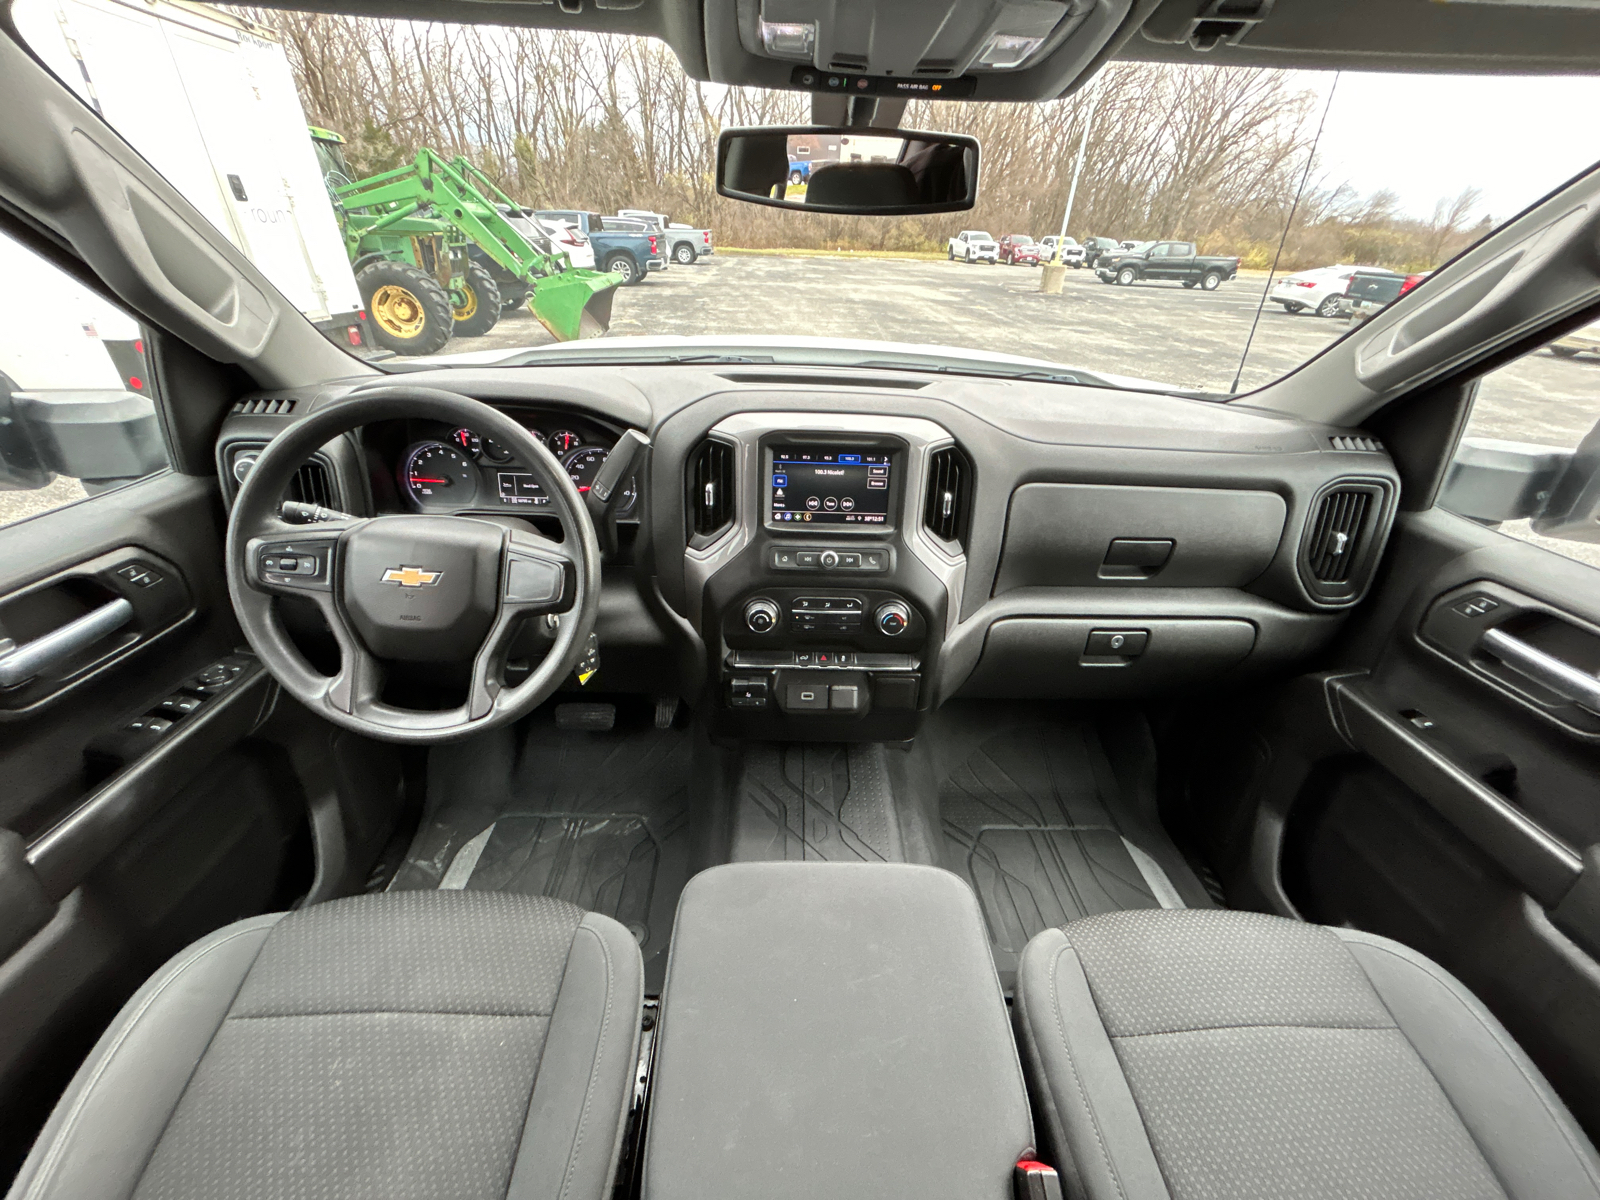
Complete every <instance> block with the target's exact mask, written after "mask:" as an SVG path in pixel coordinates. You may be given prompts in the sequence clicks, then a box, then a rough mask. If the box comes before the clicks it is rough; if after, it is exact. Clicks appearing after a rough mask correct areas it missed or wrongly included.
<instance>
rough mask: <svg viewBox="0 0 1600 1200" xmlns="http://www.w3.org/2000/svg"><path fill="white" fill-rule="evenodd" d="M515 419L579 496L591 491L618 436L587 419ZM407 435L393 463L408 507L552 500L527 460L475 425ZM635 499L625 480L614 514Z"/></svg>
mask: <svg viewBox="0 0 1600 1200" xmlns="http://www.w3.org/2000/svg"><path fill="white" fill-rule="evenodd" d="M514 419H516V420H518V421H519V422H521V423H522V424H523V425H525V426H526V427H527V429H528V432H530V433H531V434H533V436H534V438H535V439H537V440H538V442H539V443H540V445H542V446H544V447H545V448H546V449H547V450H549V451H550V453H551V454H552V455H553V456H554V457H555V459H556V461H557V462H559V463H560V464H561V465H562V466H563V467H565V468H566V471H567V475H568V476H569V477H570V478H571V480H572V482H573V485H574V486H575V487H576V488H577V489H578V493H579V494H580V495H582V494H584V493H586V492H587V491H588V490H589V487H590V485H591V484H593V482H594V479H595V476H597V475H598V474H599V472H600V468H601V466H602V465H603V464H604V463H605V461H606V457H607V456H608V455H609V454H610V449H611V446H612V445H614V444H615V441H616V435H615V434H613V433H611V432H610V431H608V430H602V429H600V428H598V427H596V428H589V426H588V423H583V422H577V421H567V422H562V421H560V420H559V418H550V419H548V420H547V421H541V422H540V423H539V424H538V425H535V424H534V423H533V420H531V419H529V418H528V417H527V416H526V415H522V416H516V417H514ZM419 434H426V435H429V436H418V435H419ZM408 438H409V441H408V444H407V445H406V447H405V449H404V452H403V453H401V454H400V456H399V458H398V461H397V462H396V465H395V483H396V485H397V487H398V490H399V498H400V500H401V501H402V503H403V504H404V506H405V507H406V508H408V509H410V510H411V511H412V512H425V513H441V512H450V513H454V512H465V511H469V510H474V509H477V510H484V509H489V510H494V509H502V510H515V509H535V510H537V509H541V508H548V507H549V505H550V501H551V497H550V496H549V495H548V493H546V492H545V490H544V488H543V487H542V486H541V485H540V484H539V482H538V480H537V478H536V477H535V476H534V474H533V472H532V471H531V470H530V469H529V465H528V464H527V463H522V462H519V461H517V458H516V456H515V455H514V454H513V453H512V452H511V451H510V450H509V449H508V448H507V447H505V446H502V445H500V443H498V442H496V441H494V440H493V439H492V438H488V437H485V436H483V435H481V434H479V433H478V432H477V431H476V430H472V429H466V428H458V429H453V430H448V431H446V430H443V429H438V430H433V429H429V430H420V429H412V430H410V431H409V433H408ZM637 503H638V485H637V483H636V481H634V480H632V479H630V480H629V481H628V483H627V485H626V486H625V487H624V488H623V490H622V494H621V496H620V498H619V499H618V502H617V513H618V515H619V516H627V515H629V514H631V513H632V511H633V509H634V507H635V505H636V504H637Z"/></svg>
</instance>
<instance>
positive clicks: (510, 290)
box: [500, 281, 532, 317]
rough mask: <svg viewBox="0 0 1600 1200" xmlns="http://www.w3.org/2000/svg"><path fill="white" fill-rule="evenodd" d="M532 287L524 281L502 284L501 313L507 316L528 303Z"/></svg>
mask: <svg viewBox="0 0 1600 1200" xmlns="http://www.w3.org/2000/svg"><path fill="white" fill-rule="evenodd" d="M531 293H532V289H531V288H529V287H528V285H527V284H525V283H522V282H520V281H519V282H517V283H502V284H500V315H501V316H502V317H503V316H506V315H507V314H508V313H512V312H515V311H516V310H517V309H519V308H521V307H523V306H524V305H525V304H527V303H528V296H529V295H530V294H531Z"/></svg>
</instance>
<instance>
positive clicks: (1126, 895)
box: [934, 705, 1204, 984]
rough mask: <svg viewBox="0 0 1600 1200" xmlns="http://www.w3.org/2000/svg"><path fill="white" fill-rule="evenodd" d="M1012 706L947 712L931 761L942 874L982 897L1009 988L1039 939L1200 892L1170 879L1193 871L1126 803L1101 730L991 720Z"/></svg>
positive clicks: (1082, 724) (1021, 717) (1008, 717)
mask: <svg viewBox="0 0 1600 1200" xmlns="http://www.w3.org/2000/svg"><path fill="white" fill-rule="evenodd" d="M1005 707H1006V706H1000V705H985V706H983V709H981V710H980V709H977V708H971V709H965V710H962V711H958V712H952V713H949V714H941V718H942V719H941V722H940V729H939V737H940V744H939V748H938V749H936V750H935V751H934V757H935V759H936V762H937V765H938V772H939V776H940V782H939V806H940V816H941V823H942V826H943V833H944V840H945V854H946V863H945V865H946V866H948V867H949V868H950V869H951V870H953V871H956V872H957V873H959V874H962V875H964V876H966V878H967V880H968V881H969V882H970V883H971V884H972V888H973V891H975V892H976V893H977V895H978V901H979V904H980V905H981V907H982V909H983V914H984V919H985V921H987V923H988V926H989V936H990V938H991V940H992V941H993V944H994V952H995V963H996V966H997V967H998V968H999V969H1000V972H1001V976H1002V978H1003V979H1004V980H1005V981H1006V982H1007V983H1008V984H1009V983H1010V981H1011V979H1012V977H1013V974H1014V972H1015V970H1016V964H1017V957H1018V955H1019V954H1020V953H1021V951H1022V948H1023V947H1024V946H1025V945H1027V943H1028V939H1029V938H1031V937H1033V935H1034V934H1036V933H1038V932H1040V931H1041V930H1043V929H1048V928H1050V927H1051V926H1056V925H1063V924H1065V923H1066V922H1068V921H1071V920H1075V919H1077V918H1078V917H1084V916H1090V915H1093V914H1095V913H1102V912H1114V911H1117V910H1119V909H1127V908H1160V907H1169V908H1171V907H1183V906H1184V904H1185V903H1186V901H1185V899H1184V895H1185V894H1187V895H1189V896H1190V898H1191V900H1190V902H1195V900H1196V899H1197V898H1199V897H1203V896H1204V889H1203V888H1201V886H1200V884H1199V881H1198V880H1194V879H1185V880H1184V883H1185V884H1186V885H1187V886H1184V887H1182V888H1180V887H1178V886H1177V885H1175V884H1174V882H1173V879H1172V875H1171V874H1170V872H1173V871H1179V872H1184V873H1187V868H1186V867H1185V866H1184V864H1183V862H1182V858H1181V855H1179V854H1178V852H1177V850H1176V848H1175V847H1174V846H1173V845H1172V844H1171V842H1170V840H1169V839H1167V836H1166V834H1165V832H1164V831H1162V830H1161V829H1160V828H1159V825H1158V824H1156V823H1153V822H1151V821H1148V820H1145V819H1142V817H1141V814H1140V813H1139V812H1138V811H1137V810H1138V804H1137V803H1136V801H1135V800H1134V799H1133V798H1130V797H1129V796H1128V795H1126V790H1125V788H1124V786H1123V783H1122V781H1120V780H1119V779H1118V777H1117V773H1116V772H1115V771H1114V770H1113V767H1112V764H1111V762H1110V760H1109V759H1108V758H1107V755H1106V752H1105V749H1104V747H1103V746H1102V743H1101V736H1100V732H1099V729H1098V727H1097V726H1096V724H1095V722H1093V721H1091V720H1051V721H1040V720H1039V719H1038V718H1037V716H1036V715H1035V716H1033V717H1031V718H1030V717H1029V716H1028V715H1027V714H1024V713H1019V712H1007V711H993V710H1003V709H1005ZM985 710H988V711H985ZM1150 807H1151V808H1152V809H1153V800H1152V803H1151V805H1150ZM1199 902H1202V903H1203V902H1204V901H1203V900H1200V901H1199Z"/></svg>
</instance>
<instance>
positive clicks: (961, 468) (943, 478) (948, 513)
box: [922, 446, 972, 549]
mask: <svg viewBox="0 0 1600 1200" xmlns="http://www.w3.org/2000/svg"><path fill="white" fill-rule="evenodd" d="M971 507H972V463H971V462H970V461H969V460H968V459H967V456H966V455H965V454H963V453H962V452H961V449H960V447H957V446H945V447H943V448H942V449H939V450H935V451H934V452H933V453H932V454H930V455H928V495H927V499H926V501H925V502H924V504H923V508H922V523H923V525H924V526H926V527H927V530H928V532H929V533H931V534H933V536H934V537H937V538H941V539H943V540H944V541H947V542H956V543H957V544H959V545H960V546H961V547H962V549H965V548H966V544H967V515H968V510H969V509H970V508H971Z"/></svg>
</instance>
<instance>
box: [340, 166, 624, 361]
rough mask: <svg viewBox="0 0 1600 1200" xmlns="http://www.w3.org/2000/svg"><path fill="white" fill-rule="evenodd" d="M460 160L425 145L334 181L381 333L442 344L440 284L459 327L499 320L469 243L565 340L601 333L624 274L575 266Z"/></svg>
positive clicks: (384, 338)
mask: <svg viewBox="0 0 1600 1200" xmlns="http://www.w3.org/2000/svg"><path fill="white" fill-rule="evenodd" d="M461 165H462V164H461V161H460V160H458V163H448V162H446V161H445V160H444V159H442V158H440V157H439V156H438V155H437V154H435V153H434V152H433V151H432V150H428V149H426V148H424V149H423V150H420V151H418V153H417V157H416V159H415V160H414V161H412V162H410V163H408V164H406V165H405V166H403V167H397V168H395V169H394V170H392V171H385V172H383V173H381V174H378V175H373V176H370V177H369V178H366V179H358V180H356V181H355V182H354V183H347V184H343V185H338V186H334V187H333V188H332V191H333V195H334V198H335V200H336V201H337V202H338V204H339V205H340V207H341V209H342V211H343V218H344V225H345V244H346V246H347V248H348V249H349V251H350V257H351V262H352V263H353V264H354V265H355V267H356V279H357V282H358V283H361V284H362V294H363V296H367V295H368V291H369V286H368V285H369V284H370V285H373V286H372V287H371V289H370V290H371V297H370V299H368V302H367V310H368V312H370V313H371V314H372V316H373V320H374V323H375V325H376V330H375V335H376V337H377V340H378V341H379V342H380V343H381V344H384V345H386V346H387V347H388V348H389V349H394V350H397V351H398V352H400V353H407V354H431V353H433V352H435V351H436V350H438V349H439V348H440V347H441V346H442V345H443V344H444V341H445V340H447V339H448V334H445V336H444V337H440V336H438V330H439V326H440V319H439V308H438V302H439V298H440V295H441V294H442V295H443V297H444V299H445V301H446V302H447V304H448V306H449V309H450V317H451V320H450V322H449V326H450V327H451V328H452V329H453V332H454V333H456V334H459V335H461V336H464V337H470V336H477V335H480V334H484V333H487V332H488V331H489V330H490V329H492V328H493V327H494V324H495V322H496V321H498V320H499V317H500V311H501V298H500V285H499V284H498V283H497V282H496V280H495V278H494V276H493V275H492V274H491V273H490V271H489V270H487V269H486V268H485V265H484V264H483V263H481V262H476V261H474V260H473V258H472V257H471V256H470V254H469V248H471V247H476V248H477V249H478V250H479V251H480V252H481V254H482V255H483V256H485V257H486V258H487V259H488V260H489V261H490V262H492V263H494V264H495V265H496V266H498V267H500V268H501V269H502V271H503V272H505V273H506V274H507V275H509V276H510V277H511V280H512V284H513V286H520V287H523V288H526V289H527V290H528V291H529V292H531V298H530V300H529V307H530V309H531V310H532V312H533V315H534V316H535V317H536V318H537V319H538V320H539V322H540V324H542V325H543V326H544V327H545V328H546V329H548V330H549V331H550V333H551V334H552V335H553V336H554V337H555V338H557V339H558V340H560V341H564V342H566V341H573V340H575V339H577V338H584V337H598V336H599V335H600V334H602V333H604V332H605V331H606V330H607V329H609V328H610V326H611V302H612V297H613V295H614V294H615V292H616V289H617V287H618V285H619V284H621V282H622V277H621V276H620V275H615V274H611V273H608V272H601V271H586V270H577V269H573V268H572V267H571V265H570V260H568V259H567V258H566V256H565V255H556V254H548V253H545V252H543V251H541V250H539V249H537V248H536V247H535V246H534V245H533V244H532V242H530V241H529V239H528V237H526V236H525V235H524V234H523V233H522V232H521V231H519V230H518V229H517V228H516V227H515V226H513V225H512V224H511V222H510V221H508V220H507V219H506V217H505V215H503V214H502V213H501V212H500V210H499V209H498V208H497V207H496V205H495V201H494V200H491V199H490V198H489V196H486V195H485V194H484V192H483V191H482V190H480V185H487V186H488V188H489V189H490V190H491V194H492V195H495V196H500V197H501V199H502V201H503V202H504V203H505V204H506V205H507V206H508V207H510V208H511V210H512V211H513V212H515V211H516V208H515V205H512V204H511V202H510V201H509V200H505V199H504V197H503V195H502V194H501V193H500V191H499V189H498V188H495V187H494V185H493V184H492V183H491V182H490V181H489V180H488V178H487V177H485V176H484V175H483V174H482V173H481V172H479V171H477V170H476V168H473V167H471V165H470V164H465V166H466V168H467V169H466V170H465V171H463V170H462V169H461ZM475 179H476V180H477V183H476V184H475V183H474V180H475ZM563 268H565V269H563ZM380 276H381V278H380ZM390 276H394V278H390ZM413 285H414V286H413ZM425 331H426V332H429V333H430V334H431V336H427V337H424V336H423V334H424V332H425ZM433 342H437V344H430V343H433ZM396 343H399V344H398V345H397V344H396ZM402 347H404V348H402ZM424 347H426V348H424Z"/></svg>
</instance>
